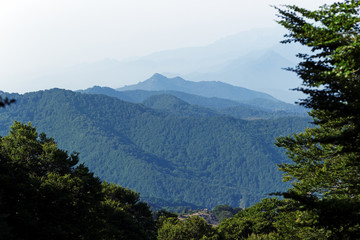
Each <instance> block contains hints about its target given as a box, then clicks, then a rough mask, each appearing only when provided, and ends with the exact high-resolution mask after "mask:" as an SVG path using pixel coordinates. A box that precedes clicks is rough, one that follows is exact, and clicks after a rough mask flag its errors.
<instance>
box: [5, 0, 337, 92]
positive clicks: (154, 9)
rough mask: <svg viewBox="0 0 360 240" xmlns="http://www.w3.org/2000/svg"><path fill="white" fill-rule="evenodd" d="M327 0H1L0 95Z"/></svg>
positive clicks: (265, 23)
mask: <svg viewBox="0 0 360 240" xmlns="http://www.w3.org/2000/svg"><path fill="white" fill-rule="evenodd" d="M332 2H334V1H329V0H251V1H250V0H248V1H244V0H51V1H49V0H31V1H29V0H0V32H1V38H0V90H3V91H7V92H20V93H23V92H27V91H32V90H34V89H32V88H31V85H32V82H31V81H33V80H32V79H34V78H36V77H39V76H41V75H46V74H48V73H52V72H56V71H58V70H61V69H64V68H67V67H71V66H73V65H76V64H82V63H92V62H96V61H101V60H103V59H109V58H110V59H116V60H122V59H128V58H132V57H137V56H144V55H147V54H150V53H153V52H157V51H161V50H167V49H177V48H182V47H189V46H204V45H207V44H210V43H212V42H214V41H216V40H218V39H220V38H223V37H225V36H229V35H232V34H236V33H238V32H241V31H245V30H250V29H254V28H264V27H274V26H276V25H277V24H276V23H275V19H276V16H275V14H276V11H275V10H274V9H273V8H272V7H271V5H275V6H280V5H281V4H296V5H298V6H302V7H305V8H308V9H315V8H316V7H318V6H320V5H323V4H325V3H328V4H329V3H332ZM36 85H37V86H38V88H41V83H36ZM53 87H57V86H53ZM89 87H91V86H89ZM38 90H40V89H38Z"/></svg>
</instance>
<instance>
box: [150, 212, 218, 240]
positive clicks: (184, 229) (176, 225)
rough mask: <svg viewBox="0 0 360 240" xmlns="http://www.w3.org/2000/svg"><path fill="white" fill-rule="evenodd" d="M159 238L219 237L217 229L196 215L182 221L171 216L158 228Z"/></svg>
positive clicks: (198, 238) (196, 238) (195, 238)
mask: <svg viewBox="0 0 360 240" xmlns="http://www.w3.org/2000/svg"><path fill="white" fill-rule="evenodd" d="M157 239H158V240H189V239H193V240H200V239H214V240H215V239H218V237H217V235H216V232H215V229H213V228H212V226H211V225H210V224H208V223H207V222H206V221H205V220H204V219H202V218H200V217H198V216H194V217H190V218H187V219H185V221H181V220H179V219H177V218H174V217H170V218H167V219H165V220H164V221H163V223H162V226H161V227H160V228H159V230H158V238H157Z"/></svg>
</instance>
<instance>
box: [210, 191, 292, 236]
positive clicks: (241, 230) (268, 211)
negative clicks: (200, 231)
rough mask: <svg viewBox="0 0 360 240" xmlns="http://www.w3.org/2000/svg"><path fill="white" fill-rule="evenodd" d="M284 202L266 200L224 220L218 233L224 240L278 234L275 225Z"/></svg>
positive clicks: (271, 199) (272, 199)
mask: <svg viewBox="0 0 360 240" xmlns="http://www.w3.org/2000/svg"><path fill="white" fill-rule="evenodd" d="M285 205H286V204H285V202H284V201H280V200H278V199H277V198H265V199H263V200H262V201H261V202H260V203H257V204H255V205H253V206H252V207H250V208H247V209H245V210H243V211H240V212H239V213H238V214H236V215H235V216H234V217H232V218H228V219H225V220H223V221H222V222H221V223H220V225H219V226H218V228H217V231H218V232H219V234H220V235H221V236H222V238H223V239H229V240H230V239H247V238H248V237H250V236H251V235H252V236H253V237H254V236H255V235H268V234H273V235H275V234H277V228H276V227H275V225H274V223H275V222H276V221H278V216H279V214H280V212H281V208H282V207H283V206H285Z"/></svg>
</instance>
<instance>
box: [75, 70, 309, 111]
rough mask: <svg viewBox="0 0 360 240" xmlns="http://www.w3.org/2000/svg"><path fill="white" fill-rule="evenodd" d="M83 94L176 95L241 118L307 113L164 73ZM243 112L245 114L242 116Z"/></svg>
mask: <svg viewBox="0 0 360 240" xmlns="http://www.w3.org/2000/svg"><path fill="white" fill-rule="evenodd" d="M80 92H83V93H90V94H105V95H108V96H112V97H117V98H119V99H122V100H125V101H129V102H135V103H142V102H144V101H146V100H147V98H149V97H152V96H154V95H161V94H166V95H173V96H175V97H177V98H179V99H181V100H183V101H185V102H186V103H189V104H192V105H197V106H201V107H206V108H210V109H211V110H212V112H217V113H218V114H226V115H230V116H236V117H239V116H241V117H242V118H247V117H255V118H256V117H259V118H268V116H272V115H276V114H278V115H279V116H286V115H292V116H306V111H305V110H304V109H303V108H302V107H299V106H296V105H293V104H288V103H284V102H282V101H280V100H277V99H275V98H274V97H272V96H270V95H268V94H265V93H261V92H257V91H252V90H249V89H245V88H240V87H236V86H232V85H230V84H225V83H222V82H208V81H204V82H192V81H187V80H184V79H182V78H180V77H175V78H167V77H165V76H163V75H161V74H154V75H153V76H152V77H151V78H149V79H147V80H145V81H143V82H139V83H138V84H135V85H131V86H126V87H124V88H120V89H117V90H114V89H111V88H108V87H103V88H102V87H98V86H95V87H93V88H89V89H86V90H81V91H80ZM163 101H165V100H164V98H163ZM163 105H164V104H163ZM148 106H150V105H148ZM225 108H228V109H225ZM220 109H221V110H220ZM232 110H235V111H236V114H232ZM203 111H205V109H203ZM207 111H208V112H209V110H207ZM240 111H242V112H243V113H244V114H239V113H240ZM246 112H247V113H246Z"/></svg>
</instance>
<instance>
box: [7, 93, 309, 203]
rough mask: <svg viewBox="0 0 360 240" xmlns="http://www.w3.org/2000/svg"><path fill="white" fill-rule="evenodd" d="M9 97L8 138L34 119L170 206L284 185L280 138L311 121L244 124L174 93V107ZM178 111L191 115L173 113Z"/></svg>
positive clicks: (256, 194) (95, 97) (74, 96)
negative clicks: (12, 101) (14, 126)
mask: <svg viewBox="0 0 360 240" xmlns="http://www.w3.org/2000/svg"><path fill="white" fill-rule="evenodd" d="M9 96H10V97H11V98H15V99H16V100H17V102H16V104H12V105H11V106H9V107H7V108H5V109H1V110H0V111H1V114H0V126H1V129H0V131H1V132H0V133H1V135H6V134H7V132H8V131H9V127H10V126H11V125H12V123H13V121H14V120H17V121H22V122H29V121H30V122H32V123H33V125H34V126H36V127H37V129H38V131H39V132H46V133H47V134H48V136H52V137H54V138H55V139H56V140H57V142H58V145H59V147H61V148H63V149H66V150H68V151H70V152H71V151H76V152H79V153H80V160H81V162H84V163H85V164H86V166H88V167H89V168H90V169H91V171H93V172H95V174H96V175H97V176H99V177H100V178H101V179H103V180H107V181H110V182H114V183H117V184H120V185H122V186H123V187H128V188H131V189H133V190H135V191H138V192H140V193H141V196H142V198H143V199H145V200H146V201H148V202H149V203H150V204H151V205H152V206H153V207H169V208H171V209H175V208H176V207H178V208H179V209H181V208H183V207H190V208H212V207H214V206H215V205H218V204H229V205H231V206H234V207H237V206H241V207H244V206H249V205H251V204H253V203H255V202H258V201H260V199H262V198H263V197H266V196H267V195H268V194H269V193H271V192H276V191H282V190H285V189H286V188H287V187H288V185H287V184H284V183H282V182H281V173H280V172H279V171H278V170H277V167H276V164H277V163H281V162H284V161H286V158H285V155H284V153H283V152H282V151H281V150H279V149H278V148H276V147H275V146H274V144H273V142H274V139H275V138H276V137H278V136H280V135H288V134H290V133H292V132H299V131H302V130H304V128H305V127H306V126H307V125H308V119H307V118H302V117H284V118H277V119H268V120H266V119H262V120H252V121H245V120H241V119H236V118H233V117H229V116H225V115H219V114H216V113H214V112H213V110H211V109H206V108H204V109H205V110H206V111H208V112H206V111H205V110H204V109H202V108H201V107H199V106H193V105H190V104H188V103H186V102H184V101H181V100H179V99H177V98H176V99H175V98H174V97H173V96H169V95H165V97H166V98H167V100H166V101H167V103H171V101H173V102H172V104H173V108H172V109H170V108H169V104H168V105H167V106H166V107H167V108H168V109H167V111H163V110H159V109H164V106H161V105H159V104H160V103H157V99H148V100H147V101H146V102H145V103H144V104H145V105H148V106H151V107H153V108H158V109H152V108H149V107H147V106H145V105H144V104H135V103H129V102H125V101H122V100H120V99H117V98H115V97H109V96H105V95H99V94H83V93H78V92H72V91H67V90H61V89H52V90H47V91H39V92H32V93H27V94H24V95H18V94H13V95H9ZM176 108H178V109H182V110H184V111H185V110H186V113H187V114H185V113H184V114H182V113H181V111H177V114H172V113H171V112H173V113H174V112H175V111H176ZM190 110H191V112H192V114H188V113H189V112H190ZM204 111H205V112H204ZM196 112H198V113H197V114H196Z"/></svg>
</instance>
